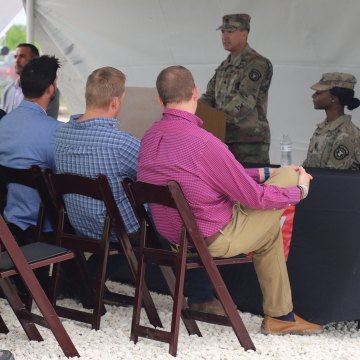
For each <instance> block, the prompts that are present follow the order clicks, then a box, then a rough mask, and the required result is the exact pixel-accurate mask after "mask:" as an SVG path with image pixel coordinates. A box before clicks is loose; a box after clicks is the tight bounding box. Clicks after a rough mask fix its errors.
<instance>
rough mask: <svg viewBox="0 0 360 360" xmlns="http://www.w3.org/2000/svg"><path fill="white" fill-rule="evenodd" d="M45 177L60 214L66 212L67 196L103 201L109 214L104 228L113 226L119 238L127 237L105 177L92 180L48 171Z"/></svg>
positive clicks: (100, 176)
mask: <svg viewBox="0 0 360 360" xmlns="http://www.w3.org/2000/svg"><path fill="white" fill-rule="evenodd" d="M45 176H46V179H47V183H48V187H49V189H50V193H51V196H52V199H53V202H54V204H55V207H56V208H57V211H58V213H59V212H60V211H63V212H64V213H65V212H66V207H65V203H64V200H63V196H64V195H66V194H78V195H82V196H86V197H90V198H93V199H95V200H100V201H103V202H104V204H105V208H106V212H107V214H106V217H105V223H104V226H109V230H110V226H111V227H112V228H113V229H114V231H115V233H116V234H117V235H118V236H126V233H125V225H124V222H123V219H122V217H121V214H120V211H119V209H118V207H117V204H116V201H115V199H114V196H113V193H112V190H111V187H110V184H109V181H108V179H107V177H106V176H105V175H103V174H99V175H97V176H96V177H95V178H90V177H86V176H82V175H78V174H70V173H62V174H54V173H52V172H51V171H49V170H46V171H45Z"/></svg>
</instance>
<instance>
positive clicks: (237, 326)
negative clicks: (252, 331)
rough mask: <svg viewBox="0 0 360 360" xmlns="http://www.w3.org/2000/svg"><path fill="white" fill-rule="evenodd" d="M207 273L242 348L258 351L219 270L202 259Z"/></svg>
mask: <svg viewBox="0 0 360 360" xmlns="http://www.w3.org/2000/svg"><path fill="white" fill-rule="evenodd" d="M202 260H203V263H204V266H205V268H206V271H207V273H208V275H209V278H210V279H211V282H212V284H213V287H214V290H215V292H216V294H217V296H218V298H219V300H220V302H221V304H222V306H223V308H224V310H225V313H226V316H227V319H228V321H229V323H230V325H231V326H232V328H233V330H234V332H235V335H236V337H237V338H238V340H239V342H240V344H241V346H242V347H243V348H244V349H245V350H256V349H255V345H254V343H253V342H252V340H251V338H250V335H249V333H248V331H247V329H246V327H245V325H244V323H243V321H242V319H241V317H240V315H239V313H238V311H237V309H236V306H235V304H234V301H233V299H232V298H231V296H230V293H229V291H228V289H227V287H226V285H225V283H224V280H223V278H222V277H221V275H220V273H219V270H218V268H217V267H216V265H214V264H213V263H209V262H208V261H207V259H202Z"/></svg>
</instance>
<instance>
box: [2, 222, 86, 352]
mask: <svg viewBox="0 0 360 360" xmlns="http://www.w3.org/2000/svg"><path fill="white" fill-rule="evenodd" d="M0 246H1V253H0V288H1V290H2V292H3V294H4V296H5V298H6V299H7V301H8V302H9V304H10V306H11V308H12V310H13V311H14V314H15V316H16V317H17V319H18V320H19V322H20V324H21V326H22V327H23V329H24V331H25V333H26V335H27V336H28V338H29V339H30V340H36V341H42V340H43V338H42V336H41V335H40V333H39V331H38V330H37V328H36V326H35V323H37V324H39V325H42V326H46V327H48V328H49V329H50V330H51V331H52V333H53V334H54V336H55V338H56V340H57V341H58V343H59V345H60V347H61V349H62V350H63V352H64V354H65V355H66V356H67V357H73V356H79V353H78V352H77V350H76V348H75V346H74V344H73V343H72V341H71V339H70V337H69V335H68V334H67V332H66V330H65V328H64V327H63V325H62V324H61V321H60V319H59V317H58V315H57V314H56V312H55V310H54V308H53V306H52V305H51V303H50V301H49V299H48V297H47V296H46V294H45V292H44V290H43V289H42V287H41V285H40V284H39V282H38V280H37V278H36V276H35V274H34V272H33V270H34V269H38V268H41V267H44V266H48V265H51V264H57V263H60V262H63V261H65V260H69V259H72V258H73V257H74V253H73V252H72V251H71V250H68V249H65V248H62V247H59V246H55V245H51V244H47V243H42V242H35V243H31V244H28V245H24V246H22V247H19V246H18V244H17V242H16V240H15V239H14V237H13V236H12V234H11V232H10V230H9V228H8V227H7V225H6V223H5V221H4V219H3V217H2V216H0ZM14 275H19V276H20V277H21V279H22V280H23V282H24V284H25V286H26V288H27V289H28V291H29V293H30V295H31V297H32V298H33V300H34V301H35V303H36V304H37V306H38V308H39V310H40V312H41V314H42V316H39V315H36V314H33V313H32V312H30V310H28V309H26V308H25V305H24V304H23V302H22V301H21V299H20V297H19V295H18V292H17V289H16V287H15V286H14V284H13V282H12V281H11V280H10V277H11V276H14ZM0 332H2V333H8V332H9V329H8V328H7V326H6V324H5V322H4V321H3V319H2V318H1V316H0Z"/></svg>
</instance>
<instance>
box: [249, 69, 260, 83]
mask: <svg viewBox="0 0 360 360" xmlns="http://www.w3.org/2000/svg"><path fill="white" fill-rule="evenodd" d="M260 78H261V73H260V71H259V70H256V69H251V71H250V73H249V79H250V80H252V81H258V80H259V79H260Z"/></svg>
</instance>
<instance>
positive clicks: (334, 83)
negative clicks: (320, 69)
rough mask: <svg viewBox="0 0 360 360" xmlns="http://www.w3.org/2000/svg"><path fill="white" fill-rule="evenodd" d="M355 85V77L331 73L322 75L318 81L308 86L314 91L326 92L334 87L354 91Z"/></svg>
mask: <svg viewBox="0 0 360 360" xmlns="http://www.w3.org/2000/svg"><path fill="white" fill-rule="evenodd" d="M355 84H356V78H355V76H353V75H351V74H347V73H340V72H331V73H326V74H323V76H322V77H321V79H320V81H319V82H317V83H316V84H314V85H312V86H310V88H311V89H313V90H315V91H326V90H330V89H332V88H334V87H340V88H345V89H351V90H354V87H355Z"/></svg>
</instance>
